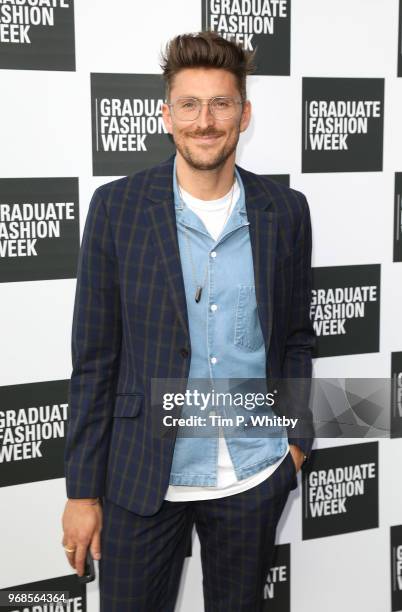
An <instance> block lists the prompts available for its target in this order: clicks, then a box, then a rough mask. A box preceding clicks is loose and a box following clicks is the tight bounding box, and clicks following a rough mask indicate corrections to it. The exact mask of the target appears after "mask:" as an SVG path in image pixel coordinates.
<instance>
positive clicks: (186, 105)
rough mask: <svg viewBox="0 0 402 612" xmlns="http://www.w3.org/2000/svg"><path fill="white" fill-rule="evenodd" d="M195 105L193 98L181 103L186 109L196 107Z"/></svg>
mask: <svg viewBox="0 0 402 612" xmlns="http://www.w3.org/2000/svg"><path fill="white" fill-rule="evenodd" d="M195 106H196V105H195V102H193V101H192V100H187V101H186V102H182V103H181V108H184V109H186V110H189V109H192V108H195Z"/></svg>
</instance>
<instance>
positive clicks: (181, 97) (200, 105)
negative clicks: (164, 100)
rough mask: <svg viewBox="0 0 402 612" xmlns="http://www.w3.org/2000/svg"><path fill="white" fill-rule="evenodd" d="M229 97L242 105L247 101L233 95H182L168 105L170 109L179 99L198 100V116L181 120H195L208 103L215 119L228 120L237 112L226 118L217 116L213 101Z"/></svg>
mask: <svg viewBox="0 0 402 612" xmlns="http://www.w3.org/2000/svg"><path fill="white" fill-rule="evenodd" d="M228 99H229V100H232V101H233V102H234V103H235V104H241V105H242V106H243V104H244V102H245V100H235V98H232V96H214V97H213V98H194V97H193V96H180V97H179V98H176V100H175V101H174V102H171V103H170V104H169V103H168V107H169V108H170V109H174V104H175V103H176V102H178V101H179V100H196V101H197V103H198V114H197V116H196V117H194V119H179V121H195V120H196V119H198V117H199V116H200V113H201V107H202V106H206V105H208V108H209V112H210V113H211V115H212V116H213V117H214V119H218V121H228V120H229V119H233V117H234V116H235V114H236V113H235V114H233V115H231V116H230V117H225V118H224V119H220V118H219V117H216V116H215V114H214V111H213V110H212V103H213V102H214V100H228ZM201 100H207V102H204V103H202V102H201ZM173 114H174V110H173Z"/></svg>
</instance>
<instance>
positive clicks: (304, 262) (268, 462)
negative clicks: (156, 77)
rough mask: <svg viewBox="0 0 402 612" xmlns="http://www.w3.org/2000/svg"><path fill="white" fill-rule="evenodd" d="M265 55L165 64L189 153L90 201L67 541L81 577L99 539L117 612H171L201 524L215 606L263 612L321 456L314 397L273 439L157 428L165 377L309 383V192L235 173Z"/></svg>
mask: <svg viewBox="0 0 402 612" xmlns="http://www.w3.org/2000/svg"><path fill="white" fill-rule="evenodd" d="M252 59H253V58H252V55H251V54H249V53H248V52H246V51H245V50H243V49H242V48H241V47H240V46H238V45H237V44H235V43H234V42H230V41H226V40H224V39H223V38H220V37H219V36H218V35H216V34H214V33H211V32H208V33H199V34H197V35H182V36H178V37H176V38H174V39H173V40H172V41H171V42H170V43H169V44H168V46H167V48H166V52H165V55H164V57H163V62H162V68H163V74H164V77H165V79H166V99H167V103H166V104H164V106H163V118H164V122H165V125H166V128H167V131H168V132H169V133H170V134H171V135H172V137H173V140H174V143H175V145H176V155H175V156H174V157H172V158H171V159H169V160H167V161H166V162H164V163H162V164H161V165H159V166H156V167H154V168H151V169H148V170H145V171H143V172H139V173H138V174H135V175H132V176H129V177H125V178H123V179H119V180H116V181H113V182H111V183H109V184H107V185H103V186H101V187H99V188H98V189H97V190H96V191H95V194H94V196H93V199H92V201H91V204H90V207H89V211H88V216H87V220H86V224H85V229H84V235H83V240H82V246H81V252H80V260H79V268H78V276H77V292H76V301H75V308H74V318H73V338H72V351H73V372H72V376H71V383H70V418H69V427H68V432H67V439H66V483H67V495H68V498H69V500H68V501H67V504H66V508H65V512H64V516H63V526H64V537H63V545H64V547H65V549H66V554H67V556H68V559H69V562H70V564H71V565H72V567H74V568H75V569H76V570H77V572H78V574H82V573H83V562H84V557H85V552H86V550H87V548H88V547H89V548H90V551H91V553H92V555H93V556H94V558H98V559H100V562H99V569H100V605H101V610H103V611H104V612H129V611H130V612H134V611H135V612H141V611H144V612H153V611H155V612H156V611H162V610H163V612H169V611H171V612H173V611H174V609H175V601H176V596H177V591H178V587H179V581H180V574H181V569H182V565H183V560H184V557H185V554H186V550H187V543H188V537H189V533H191V528H192V525H193V524H195V527H196V530H197V532H198V536H199V539H200V544H201V560H202V568H203V589H204V602H205V610H206V611H207V612H217V611H221V610H225V611H227V610H230V611H231V612H234V611H244V610H247V611H248V612H249V611H250V610H253V611H258V610H260V609H261V606H262V589H263V583H264V580H265V578H266V575H267V572H268V570H269V567H270V562H271V559H272V553H273V546H274V541H275V530H276V525H277V523H278V520H279V518H280V516H281V513H282V510H283V507H284V505H285V503H286V500H287V497H288V494H289V491H290V490H291V489H292V488H295V487H296V486H297V481H296V473H297V472H298V471H299V470H300V468H301V465H302V463H303V462H304V461H305V460H306V458H307V456H308V454H309V451H310V449H311V445H312V436H310V435H308V432H309V429H308V427H306V426H304V425H303V421H304V422H307V421H308V418H309V411H308V407H307V402H306V401H305V399H304V395H303V393H302V394H301V395H295V394H293V399H292V401H291V402H289V403H288V407H287V408H286V410H287V411H288V414H290V412H291V413H292V415H293V416H295V415H296V416H297V417H298V418H299V423H298V424H297V425H296V427H295V428H294V429H292V430H291V431H290V430H288V432H286V429H283V428H282V429H279V433H280V434H281V435H277V436H269V435H265V436H262V437H258V438H255V437H253V436H249V435H248V434H247V433H246V430H245V428H244V427H243V428H237V429H236V433H237V434H239V435H238V436H237V437H236V436H235V437H231V436H226V435H225V434H224V435H222V431H221V430H220V433H221V435H220V436H219V440H218V436H217V435H216V434H215V435H213V436H212V435H211V436H206V437H203V438H201V437H194V436H193V437H180V436H176V434H177V425H176V427H175V428H174V430H173V431H174V435H168V436H163V435H156V432H157V429H158V426H157V423H158V422H160V421H161V411H160V410H159V409H158V406H157V405H154V404H153V403H152V402H151V383H152V381H153V380H155V379H164V380H167V379H184V381H187V380H188V381H190V380H192V379H203V380H205V379H207V380H208V379H210V380H211V381H215V380H219V379H242V378H247V379H250V380H257V379H258V380H261V381H264V380H266V381H267V382H269V381H271V380H277V379H282V378H283V379H285V378H294V379H301V380H306V379H307V380H308V379H310V378H311V352H312V348H313V346H314V331H313V327H312V325H311V322H310V317H309V304H310V291H311V227H310V217H309V209H308V204H307V201H306V198H305V197H304V195H303V194H302V193H300V192H298V191H295V190H293V189H290V188H288V187H286V186H284V185H281V184H279V183H276V182H274V181H271V180H269V179H268V178H264V177H259V176H257V175H255V174H253V173H252V172H248V171H246V170H244V169H242V168H240V167H238V166H236V165H235V154H236V147H237V143H238V140H239V135H240V132H243V131H244V130H246V128H247V126H248V124H249V122H250V117H251V104H250V102H249V101H248V100H247V98H246V76H247V74H249V73H250V72H251V71H252ZM303 388H304V387H303ZM289 397H291V394H290V395H289ZM290 404H292V405H291V406H290ZM282 406H283V404H282ZM183 410H184V408H183ZM280 410H281V409H280V407H279V408H278V411H279V412H280ZM266 411H267V413H268V409H266ZM284 411H285V409H284V408H283V407H282V412H284ZM211 414H213V412H212V411H211V412H210V415H211ZM270 414H272V415H273V414H274V413H270ZM287 433H288V434H289V435H287ZM240 434H241V435H240Z"/></svg>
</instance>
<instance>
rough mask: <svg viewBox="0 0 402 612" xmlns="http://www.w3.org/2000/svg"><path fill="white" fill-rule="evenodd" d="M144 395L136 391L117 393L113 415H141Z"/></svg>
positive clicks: (119, 416)
mask: <svg viewBox="0 0 402 612" xmlns="http://www.w3.org/2000/svg"><path fill="white" fill-rule="evenodd" d="M143 400H144V396H143V395H141V394H139V393H138V394H135V393H124V394H123V393H122V394H121V395H119V394H116V399H115V404H114V411H113V417H118V418H122V417H136V416H138V415H139V413H140V411H141V407H142V403H143Z"/></svg>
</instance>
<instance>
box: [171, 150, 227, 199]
mask: <svg viewBox="0 0 402 612" xmlns="http://www.w3.org/2000/svg"><path fill="white" fill-rule="evenodd" d="M234 166H235V157H234V155H233V156H230V158H228V159H227V160H226V162H225V163H224V164H223V166H221V167H220V168H217V169H216V170H197V169H195V168H193V167H192V166H190V165H189V164H188V163H187V162H186V160H185V159H184V158H183V157H182V156H181V155H180V153H179V152H177V156H176V174H177V181H178V183H179V185H180V186H181V187H182V188H183V189H184V190H185V191H187V193H190V194H191V195H192V196H194V197H195V198H198V199H200V200H217V199H218V198H222V197H223V196H224V195H226V194H227V193H228V192H229V191H230V188H231V187H232V185H233V180H234V173H235V169H234Z"/></svg>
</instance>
